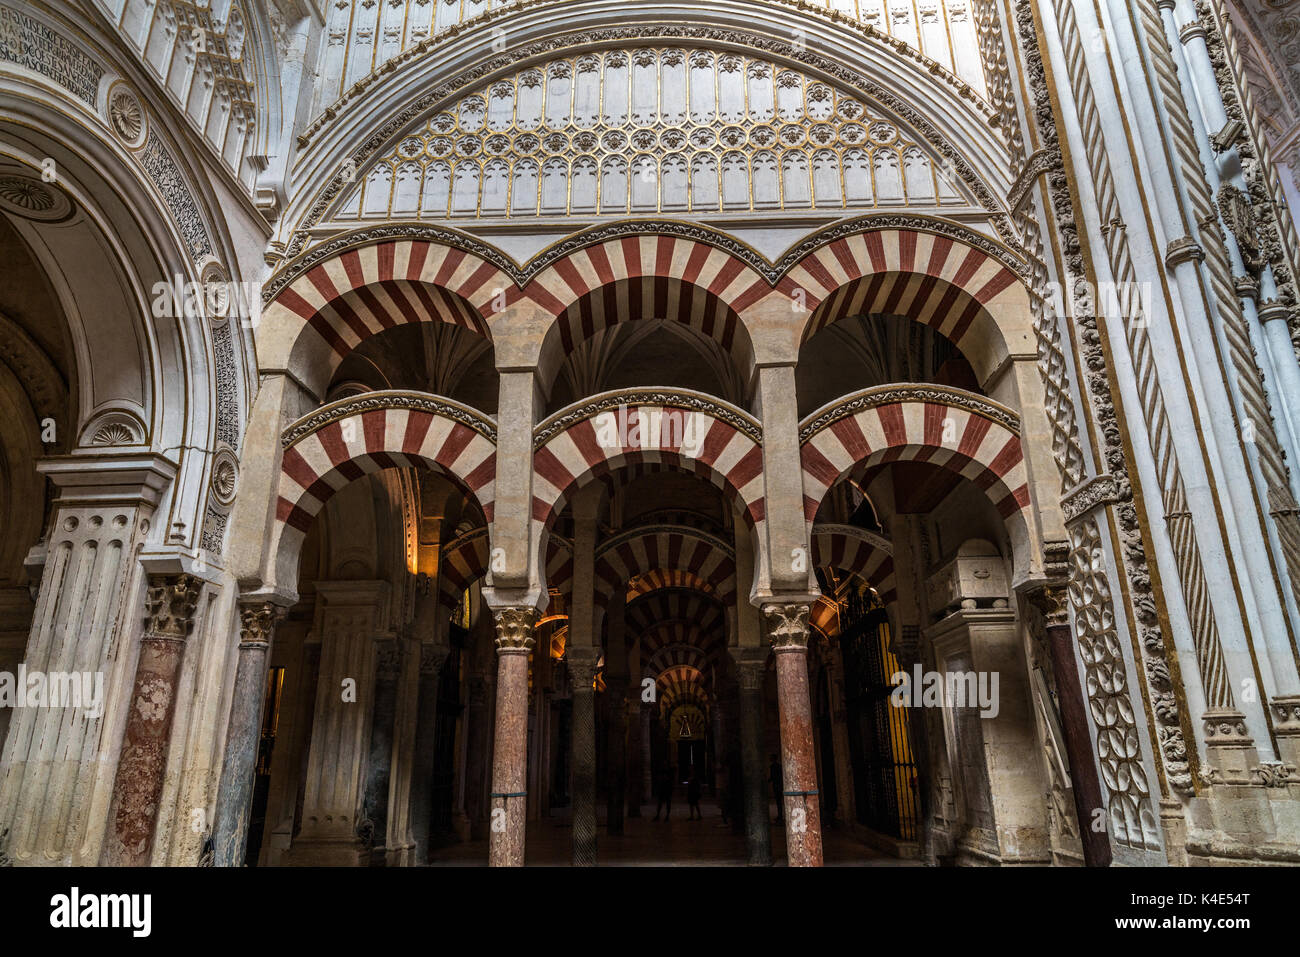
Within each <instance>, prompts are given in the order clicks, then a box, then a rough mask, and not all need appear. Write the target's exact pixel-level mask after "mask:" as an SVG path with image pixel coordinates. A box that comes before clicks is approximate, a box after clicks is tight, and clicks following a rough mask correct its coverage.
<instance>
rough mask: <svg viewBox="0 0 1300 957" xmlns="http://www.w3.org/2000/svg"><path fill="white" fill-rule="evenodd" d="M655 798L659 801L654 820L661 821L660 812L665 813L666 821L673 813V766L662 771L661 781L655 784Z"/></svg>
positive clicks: (660, 772)
mask: <svg viewBox="0 0 1300 957" xmlns="http://www.w3.org/2000/svg"><path fill="white" fill-rule="evenodd" d="M655 798H656V799H657V800H658V801H659V805H658V807H656V808H655V817H654V819H655V820H656V821H657V820H659V812H660V811H663V812H664V820H665V821H666V820H668V816H669V815H670V814H672V812H673V769H672V767H671V766H669V767H665V768H662V769H660V771H659V780H658V781H656V782H655Z"/></svg>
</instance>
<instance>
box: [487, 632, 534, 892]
mask: <svg viewBox="0 0 1300 957" xmlns="http://www.w3.org/2000/svg"><path fill="white" fill-rule="evenodd" d="M493 616H494V618H495V619H496V628H497V639H496V645H497V713H496V735H495V743H494V746H493V752H492V795H491V799H492V804H491V812H490V819H491V824H490V826H489V832H490V836H489V839H488V847H489V852H488V860H489V863H490V864H491V865H492V866H493V867H522V866H523V863H524V827H525V824H526V821H525V818H526V816H527V812H528V803H527V801H528V794H527V791H525V789H524V787H525V781H526V780H527V774H528V658H529V655H530V654H531V653H532V650H533V626H534V625H535V624H536V623H537V609H536V608H500V609H494V610H493Z"/></svg>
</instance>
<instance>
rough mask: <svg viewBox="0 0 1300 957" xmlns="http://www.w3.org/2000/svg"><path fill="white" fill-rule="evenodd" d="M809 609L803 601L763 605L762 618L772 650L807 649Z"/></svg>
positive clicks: (777, 651)
mask: <svg viewBox="0 0 1300 957" xmlns="http://www.w3.org/2000/svg"><path fill="white" fill-rule="evenodd" d="M810 610H811V609H810V607H809V606H808V605H807V604H806V603H803V602H799V603H797V604H786V603H775V604H768V605H764V606H763V620H764V623H765V625H766V627H767V636H768V640H769V641H770V642H771V643H772V650H773V651H775V652H776V653H778V654H780V653H782V652H786V651H806V650H807V648H808V630H809V629H808V614H809V611H810Z"/></svg>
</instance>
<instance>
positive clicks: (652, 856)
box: [430, 799, 920, 867]
mask: <svg viewBox="0 0 1300 957" xmlns="http://www.w3.org/2000/svg"><path fill="white" fill-rule="evenodd" d="M700 810H701V811H702V813H703V814H704V819H703V820H698V819H697V820H694V821H691V820H688V818H687V816H686V815H687V813H688V809H687V807H686V804H685V802H684V801H683V802H682V803H681V804H680V805H678V803H677V802H676V801H674V802H673V813H672V817H671V818H670V819H669V820H668V821H667V822H665V821H655V820H654V812H655V808H654V805H647V806H644V807H642V809H641V815H642V816H641V817H640V818H627V819H626V820H625V822H624V834H623V835H622V836H621V837H611V836H610V835H609V834H608V833H606V831H605V808H604V807H601V808H599V810H598V812H597V816H598V818H599V820H600V825H601V826H600V832H599V834H598V837H597V853H598V855H599V863H600V864H601V865H604V866H607V867H627V866H644V865H649V866H664V865H672V866H678V867H682V866H688V867H690V866H706V867H719V866H736V867H743V866H744V864H745V837H744V835H743V834H733V833H732V831H731V828H729V827H727V826H725V825H723V823H722V815H721V812H720V811H719V810H718V806H717V804H716V803H711V802H709V801H708V800H707V799H706V800H704V801H701V802H700ZM771 813H772V814H773V815H775V813H776V806H775V805H772V807H771ZM570 833H571V829H570V826H569V820H568V814H567V809H566V812H565V813H564V814H563V815H561V814H560V813H559V812H557V813H556V815H555V816H554V817H552V818H550V819H548V820H545V821H533V822H530V823H529V825H528V835H527V845H526V847H527V851H526V854H527V862H528V864H529V865H533V866H557V865H559V866H565V865H568V864H570V863H571V860H572V844H571V841H570ZM822 841H823V844H824V847H825V850H824V855H825V863H826V864H827V865H828V866H841V867H861V866H874V867H882V866H883V867H909V866H910V867H915V866H920V865H919V863H918V862H917V861H902V860H898V859H897V858H894V857H890V856H888V855H885V854H882V853H881V852H879V851H877V850H875V849H874V848H871V847H868V846H867V845H865V844H863V843H862V842H861V841H859V840H858V839H857V838H855V837H854V836H853V835H852V834H850V833H849V832H848V831H847V830H846V829H844V828H828V829H826V830H824V831H823V833H822ZM487 854H488V848H487V841H471V842H469V843H466V844H454V845H451V846H449V847H444V848H439V849H438V850H436V851H434V852H433V855H432V857H433V859H432V860H431V861H430V866H434V867H448V866H453V867H454V866H474V865H481V864H485V863H487ZM772 856H773V858H775V863H776V865H777V866H778V867H784V866H785V831H784V828H783V827H781V826H779V825H777V824H776V823H775V822H773V824H772Z"/></svg>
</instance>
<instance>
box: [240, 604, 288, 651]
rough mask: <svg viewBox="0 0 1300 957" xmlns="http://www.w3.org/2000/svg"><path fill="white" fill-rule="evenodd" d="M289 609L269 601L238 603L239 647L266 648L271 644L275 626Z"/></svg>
mask: <svg viewBox="0 0 1300 957" xmlns="http://www.w3.org/2000/svg"><path fill="white" fill-rule="evenodd" d="M288 613H289V609H287V608H285V607H284V606H282V605H277V604H275V603H273V602H269V601H243V600H241V601H240V603H239V647H240V648H245V647H247V648H254V647H266V646H269V645H270V644H271V636H272V634H274V633H275V625H276V622H278V621H279V620H280V619H281V618H283V617H284V616H285V615H287V614H288Z"/></svg>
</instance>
